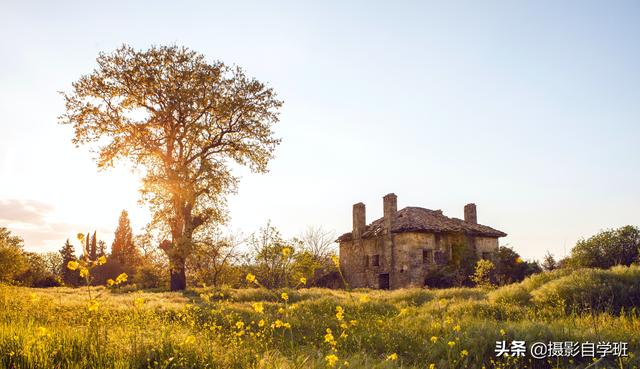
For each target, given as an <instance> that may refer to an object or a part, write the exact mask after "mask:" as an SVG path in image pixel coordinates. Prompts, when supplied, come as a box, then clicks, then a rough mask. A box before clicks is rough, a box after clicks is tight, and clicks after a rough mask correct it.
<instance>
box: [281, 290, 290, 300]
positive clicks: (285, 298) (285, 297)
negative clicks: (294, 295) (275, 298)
mask: <svg viewBox="0 0 640 369" xmlns="http://www.w3.org/2000/svg"><path fill="white" fill-rule="evenodd" d="M280 297H282V299H283V300H284V301H289V295H287V293H286V292H283V293H282V294H281V295H280Z"/></svg>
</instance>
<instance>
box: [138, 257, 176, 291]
mask: <svg viewBox="0 0 640 369" xmlns="http://www.w3.org/2000/svg"><path fill="white" fill-rule="evenodd" d="M133 282H134V283H135V284H136V286H137V287H138V288H168V287H169V280H168V279H167V273H166V272H165V271H164V270H162V269H161V268H160V267H159V266H158V265H154V264H151V263H143V264H142V265H141V266H139V267H138V269H137V270H136V272H135V274H134V276H133Z"/></svg>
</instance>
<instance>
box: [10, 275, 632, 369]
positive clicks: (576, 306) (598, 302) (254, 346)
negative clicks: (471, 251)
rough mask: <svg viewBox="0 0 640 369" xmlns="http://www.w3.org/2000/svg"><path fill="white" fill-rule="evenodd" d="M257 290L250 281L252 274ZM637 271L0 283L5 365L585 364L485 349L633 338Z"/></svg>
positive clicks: (613, 363) (607, 364)
mask: <svg viewBox="0 0 640 369" xmlns="http://www.w3.org/2000/svg"><path fill="white" fill-rule="evenodd" d="M248 284H249V285H253V286H255V284H251V283H248ZM637 306H640V267H639V266H632V267H616V268H613V269H610V270H596V269H583V270H578V271H573V272H572V271H567V270H559V271H554V272H548V273H543V274H539V275H535V276H532V277H530V278H527V279H526V280H525V281H523V282H521V283H519V284H514V285H509V286H505V287H501V288H497V289H478V288H452V289H443V290H427V289H404V290H397V291H374V290H356V291H336V290H328V289H317V288H308V289H305V288H303V289H297V290H296V289H290V290H278V291H269V290H266V289H263V288H255V287H252V288H249V287H248V288H245V289H224V288H207V287H203V288H194V289H189V290H187V291H185V292H182V293H176V292H161V291H136V290H133V289H131V287H128V286H122V287H121V288H107V287H92V288H86V287H85V288H50V289H32V288H25V287H15V286H0V363H1V364H2V366H3V367H8V368H327V367H333V368H346V367H349V368H483V367H485V368H585V367H587V366H588V365H590V364H592V363H593V361H595V360H594V359H592V358H580V357H576V358H573V359H567V358H561V359H558V358H554V359H553V360H551V359H548V360H532V359H531V358H530V357H528V355H527V356H526V357H524V358H522V357H521V358H515V357H508V358H504V357H500V358H497V357H496V356H495V354H494V349H495V342H496V341H500V340H506V341H511V340H524V341H526V342H527V344H530V343H532V342H535V341H542V342H548V341H578V342H585V341H590V342H599V341H611V342H618V341H622V342H628V343H629V356H628V357H624V358H605V359H603V360H600V361H598V362H597V363H595V364H594V365H593V366H590V368H637V367H639V366H640V359H639V356H640V352H639V351H640V316H639V313H638V311H637V309H636V307H637Z"/></svg>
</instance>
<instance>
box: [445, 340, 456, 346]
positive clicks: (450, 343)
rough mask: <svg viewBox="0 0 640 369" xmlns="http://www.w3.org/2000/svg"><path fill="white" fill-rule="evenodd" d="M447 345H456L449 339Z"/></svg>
mask: <svg viewBox="0 0 640 369" xmlns="http://www.w3.org/2000/svg"><path fill="white" fill-rule="evenodd" d="M447 345H449V347H453V346H455V345H456V343H455V342H453V341H449V342H447Z"/></svg>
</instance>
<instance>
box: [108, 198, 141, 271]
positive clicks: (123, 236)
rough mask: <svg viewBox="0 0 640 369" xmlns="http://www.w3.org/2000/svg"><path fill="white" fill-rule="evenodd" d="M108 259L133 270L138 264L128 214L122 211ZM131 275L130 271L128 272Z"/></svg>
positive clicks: (138, 259) (138, 255)
mask: <svg viewBox="0 0 640 369" xmlns="http://www.w3.org/2000/svg"><path fill="white" fill-rule="evenodd" d="M109 259H111V260H114V261H116V262H118V263H119V264H120V265H122V266H124V267H126V268H128V269H135V266H136V265H137V264H138V263H139V262H140V254H139V252H138V249H137V248H136V246H135V244H134V243H133V231H132V229H131V221H130V220H129V213H127V211H126V210H122V212H121V213H120V218H119V219H118V227H117V228H116V231H115V235H114V238H113V243H112V244H111V255H110V256H109ZM129 273H131V271H129Z"/></svg>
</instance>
